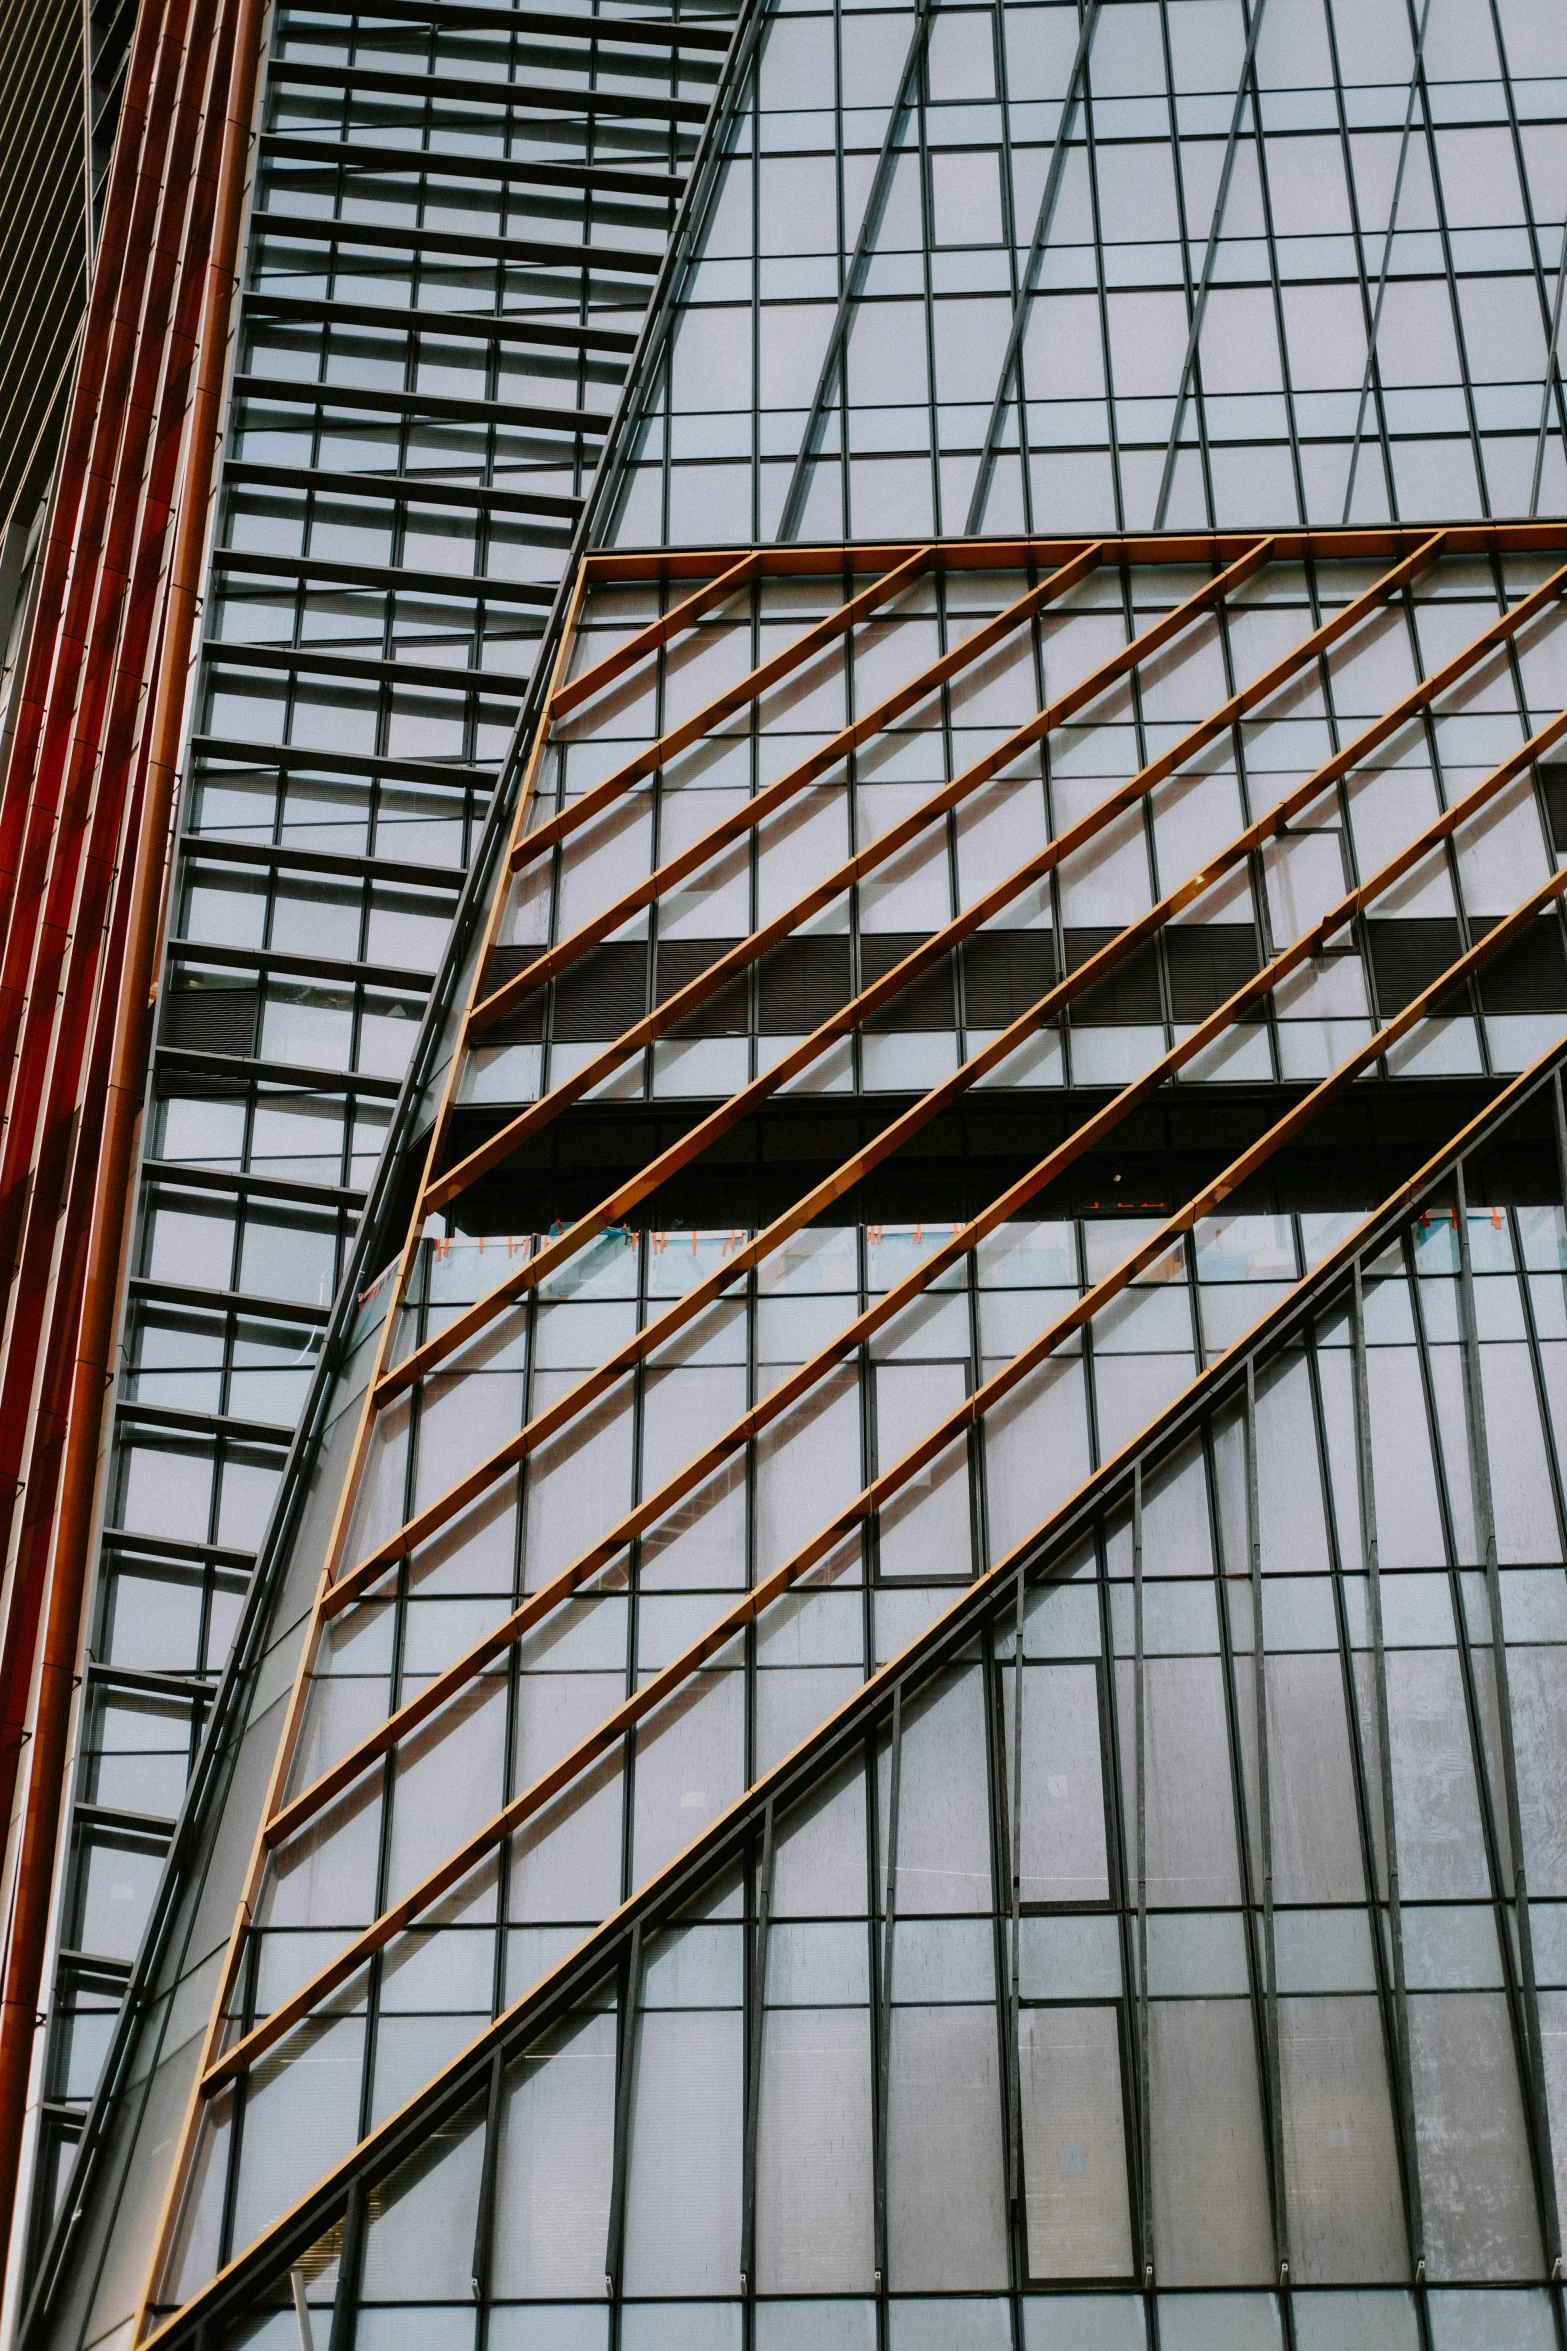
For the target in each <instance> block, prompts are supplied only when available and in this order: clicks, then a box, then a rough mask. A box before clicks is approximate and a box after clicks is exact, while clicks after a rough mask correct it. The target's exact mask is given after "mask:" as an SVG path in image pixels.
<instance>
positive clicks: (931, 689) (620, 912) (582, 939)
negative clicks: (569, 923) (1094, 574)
mask: <svg viewBox="0 0 1567 2351" xmlns="http://www.w3.org/2000/svg"><path fill="white" fill-rule="evenodd" d="M1097 559H1098V550H1097V548H1093V547H1090V548H1089V549H1088V550H1087V551H1086V553H1085V554H1083V555H1080V556H1079V557H1078V559H1077V561H1076V562H1075V563H1068V564H1064V565H1063V566H1062V567H1061V569H1060V570H1059V571H1056V572H1052V573H1051V575H1050V577H1049V579H1047V580H1045V581H1044V582H1042V584H1041V585H1040V586H1039V587H1037V588H1030V589H1029V591H1028V593H1027V594H1026V595H1023V596H1020V597H1019V598H1018V599H1017V601H1016V603H1014V604H1009V605H1008V606H1007V609H1006V610H1005V612H1002V613H999V614H997V616H996V618H995V619H994V620H988V621H986V622H985V623H984V624H983V626H981V627H980V628H978V629H976V630H975V632H974V634H973V635H972V636H971V637H965V638H964V640H963V642H962V644H961V645H958V646H955V647H954V649H953V650H952V651H951V652H950V653H944V654H943V655H942V656H941V658H940V660H938V661H932V662H929V663H927V665H926V667H925V668H924V669H922V670H920V671H919V673H918V674H917V675H916V676H915V677H913V678H911V679H910V680H909V681H908V683H907V684H906V685H902V686H900V687H899V688H898V689H897V691H896V693H893V694H889V695H887V696H886V698H885V700H883V701H881V702H878V703H877V704H876V706H875V708H874V709H873V710H868V711H867V712H866V713H865V715H864V717H863V718H857V719H855V720H854V721H853V722H852V723H851V724H850V725H848V726H846V727H842V728H840V730H839V731H838V733H837V734H836V735H834V736H832V737H831V738H830V740H829V741H827V742H826V743H823V744H822V745H820V746H819V748H818V749H817V750H815V751H813V752H811V754H810V755H809V757H808V758H805V759H802V760H800V761H799V762H798V763H797V764H796V765H795V766H794V767H791V768H790V769H789V770H788V772H787V773H786V774H784V775H781V776H780V777H779V778H778V780H777V782H776V783H772V784H769V785H767V786H766V788H765V789H764V790H763V791H760V792H758V793H756V794H755V795H754V796H753V797H752V798H751V799H749V800H747V801H746V803H745V805H744V806H743V807H741V808H737V809H735V810H734V811H733V812H732V813H731V814H730V815H728V816H725V817H720V818H719V820H718V822H717V823H716V824H714V825H711V826H709V828H708V830H707V831H706V832H705V833H704V834H703V835H702V837H701V839H700V840H697V841H693V842H692V843H691V845H690V847H689V848H687V849H682V850H681V851H680V853H679V855H678V856H676V857H671V858H669V859H667V860H666V861H665V863H664V864H663V865H661V866H659V867H658V868H657V870H656V871H655V872H653V873H650V874H648V875H647V876H645V878H644V879H643V880H642V881H640V882H634V883H633V884H632V886H631V888H630V889H629V890H625V891H622V893H621V895H620V896H619V897H618V898H616V899H613V900H612V901H611V902H610V904H609V905H608V906H606V907H604V908H603V909H602V910H601V911H600V912H599V913H598V914H595V915H593V916H592V917H591V918H590V920H589V921H587V922H585V923H582V924H580V925H579V927H578V928H577V929H576V930H574V931H573V932H572V933H571V935H570V936H569V937H568V938H565V939H562V940H561V941H560V943H559V944H558V945H557V946H554V947H549V948H546V949H545V951H544V952H543V953H542V954H541V955H539V956H538V957H537V958H536V960H535V961H534V962H532V963H530V964H529V965H528V966H527V967H526V969H525V970H523V971H520V972H518V973H517V974H516V975H515V977H514V978H512V979H509V980H508V981H507V982H506V983H505V985H504V986H503V987H499V988H497V989H496V990H495V991H494V992H493V994H491V995H489V996H486V997H484V998H483V1000H482V1001H481V1002H480V1003H478V1004H476V1005H475V1006H474V1011H473V1018H472V1019H471V1020H470V1022H469V1023H468V1034H469V1039H470V1042H471V1040H472V1039H473V1037H475V1036H476V1035H479V1034H481V1033H482V1032H483V1031H484V1030H485V1029H487V1028H490V1027H492V1026H493V1025H494V1023H495V1022H496V1021H498V1020H502V1019H504V1018H505V1016H506V1014H507V1013H508V1012H510V1011H511V1010H512V1009H513V1008H514V1006H516V1005H517V1004H520V1003H521V1002H522V1001H523V999H524V998H525V997H527V996H530V995H532V994H533V993H534V992H535V991H536V990H537V989H539V988H542V987H544V986H545V985H546V984H547V983H548V982H549V981H550V980H552V979H554V978H555V976H556V974H557V973H558V972H561V971H564V970H565V969H566V967H567V965H568V964H571V963H574V962H575V961H576V960H577V958H578V956H579V955H582V954H583V953H585V952H586V950H587V949H588V948H589V947H592V946H594V945H596V944H597V942H598V941H599V940H600V939H607V938H608V937H609V935H610V933H611V932H612V931H618V930H619V928H620V926H621V924H622V923H623V922H628V921H629V920H630V918H631V917H632V915H634V914H636V913H638V912H639V911H640V910H641V908H642V907H644V906H649V905H651V904H652V902H653V900H654V899H655V898H661V897H663V896H664V894H665V893H666V892H667V891H669V890H672V889H674V888H675V887H676V885H677V884H678V883H680V882H683V881H684V880H685V879H686V876H687V875H688V874H692V873H695V872H696V870H697V869H698V867H699V866H703V865H706V864H707V863H708V862H709V860H710V859H712V858H714V857H716V856H717V855H718V853H719V851H720V850H721V849H725V848H727V847H728V846H729V844H730V842H731V841H738V840H739V839H740V838H741V837H742V836H743V835H744V834H746V833H748V832H754V831H755V830H756V828H757V827H758V826H759V825H761V824H765V823H766V821H767V819H768V818H769V817H770V816H773V815H776V813H777V811H778V810H779V809H780V808H782V807H784V806H785V805H786V804H787V803H788V802H789V801H790V800H792V799H794V798H796V797H797V796H798V794H799V793H801V792H803V791H804V790H805V789H806V787H807V785H809V784H813V783H814V782H815V781H816V779H817V777H818V776H821V775H825V774H826V773H827V771H828V769H829V768H833V767H836V766H837V765H838V763H839V762H840V761H841V760H843V759H846V758H847V757H848V755H849V753H850V752H851V751H854V750H857V749H858V747H859V745H860V744H861V743H868V742H869V741H870V739H871V737H872V736H873V735H878V734H880V733H881V732H882V730H883V728H885V727H889V726H891V724H892V722H893V720H894V719H896V718H900V717H901V716H902V715H903V713H904V711H906V710H912V709H913V708H914V706H915V705H916V703H919V702H924V701H925V700H927V699H928V697H929V696H930V695H932V694H934V693H935V692H936V691H937V690H938V688H940V687H941V686H944V685H945V684H947V682H948V681H949V679H952V678H955V677H956V676H958V674H959V673H960V671H962V670H964V669H967V668H968V667H969V666H970V665H971V664H972V663H973V662H976V661H979V660H982V659H983V658H984V656H985V655H986V654H987V653H989V652H991V651H993V649H994V648H995V647H996V646H997V645H999V644H1000V643H1001V641H1002V639H1003V638H1004V637H1007V636H1009V635H1010V634H1011V633H1012V631H1013V630H1014V629H1017V628H1020V627H1021V626H1022V624H1023V622H1024V621H1026V620H1030V619H1032V617H1033V615H1034V614H1035V613H1036V612H1038V611H1040V610H1042V608H1043V607H1044V606H1045V605H1046V604H1050V603H1053V602H1055V601H1056V599H1057V598H1059V597H1061V596H1064V595H1066V594H1067V593H1068V591H1069V590H1070V589H1072V588H1075V587H1076V586H1077V585H1078V584H1079V582H1080V581H1081V580H1083V579H1085V578H1086V577H1087V575H1088V573H1089V572H1090V571H1091V570H1092V569H1093V568H1094V565H1095V563H1096V561H1097ZM711 992H712V991H711V989H706V990H704V993H705V994H711ZM673 1001H674V1000H673V999H671V1000H670V1002H671V1003H672V1002H673ZM675 1017H676V1018H683V1017H684V1016H683V1015H680V1014H677V1015H676V1016H675ZM640 1026H646V1027H650V1028H651V1029H652V1033H653V1034H654V1035H655V1036H656V1035H659V1034H661V1033H662V1031H663V1030H665V1029H667V1028H668V1027H669V1026H670V1006H669V1004H663V1005H660V1006H659V1007H658V1008H657V1009H656V1010H655V1011H654V1012H653V1013H651V1014H650V1015H649V1016H648V1020H647V1022H645V1023H642V1024H640ZM639 1050H640V1047H636V1046H633V1047H629V1048H628V1053H629V1052H635V1051H639ZM602 1058H603V1057H602V1055H599V1056H596V1057H595V1064H594V1066H595V1067H597V1064H598V1061H599V1060H601V1059H602ZM597 1082H598V1081H597V1079H592V1080H589V1079H588V1078H587V1077H586V1075H584V1076H583V1077H582V1078H579V1079H575V1080H573V1079H568V1080H567V1081H566V1085H565V1086H564V1087H562V1088H559V1089H556V1090H558V1091H560V1092H562V1093H565V1092H567V1091H568V1089H569V1098H570V1099H571V1100H572V1101H576V1100H577V1099H579V1098H580V1096H581V1095H582V1094H583V1093H584V1092H585V1091H586V1090H587V1086H588V1084H589V1083H593V1084H596V1083H597Z"/></svg>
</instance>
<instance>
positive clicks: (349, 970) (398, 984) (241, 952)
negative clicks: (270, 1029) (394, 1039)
mask: <svg viewBox="0 0 1567 2351" xmlns="http://www.w3.org/2000/svg"><path fill="white" fill-rule="evenodd" d="M167 953H168V960H169V962H170V963H171V964H174V963H179V964H187V963H213V964H217V965H219V966H220V967H221V968H222V969H223V970H225V971H254V972H260V973H263V974H265V973H269V972H270V973H276V974H278V975H279V976H281V977H285V978H286V977H288V976H290V975H292V974H297V975H298V976H299V977H300V978H301V979H307V980H327V981H330V982H331V983H332V984H333V985H335V986H338V987H343V988H401V989H403V990H405V991H406V990H409V989H417V990H418V991H419V993H420V994H422V995H428V994H429V992H430V989H431V987H432V985H433V984H434V977H435V975H434V973H433V972H428V971H406V970H404V968H403V967H402V965H401V964H395V963H359V962H348V961H346V960H345V959H344V958H343V957H341V956H331V955H296V954H294V953H293V952H292V951H291V950H290V949H289V948H286V947H226V946H223V945H222V944H220V943H218V942H216V941H213V940H211V939H170V941H169V943H168V950H167Z"/></svg>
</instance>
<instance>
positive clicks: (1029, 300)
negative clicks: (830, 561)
mask: <svg viewBox="0 0 1567 2351" xmlns="http://www.w3.org/2000/svg"><path fill="white" fill-rule="evenodd" d="M1099 7H1100V0H1088V5H1087V7H1086V8H1085V9H1084V11H1083V20H1082V30H1081V31H1080V32H1079V34H1078V36H1077V50H1076V54H1075V55H1074V57H1073V59H1072V70H1071V72H1070V73H1069V74H1068V76H1067V83H1066V96H1065V98H1064V99H1063V100H1062V101H1061V120H1060V122H1059V123H1058V124H1057V125H1056V136H1055V144H1054V146H1053V147H1052V148H1051V150H1050V163H1049V168H1048V169H1047V170H1046V173H1045V185H1044V192H1043V194H1042V195H1041V196H1040V199H1039V217H1038V219H1037V220H1036V222H1035V223H1034V238H1033V242H1032V244H1031V245H1030V246H1029V249H1028V259H1027V261H1026V262H1025V264H1024V267H1023V275H1022V278H1021V280H1020V281H1019V284H1018V292H1017V306H1016V308H1015V310H1014V311H1013V313H1012V331H1011V333H1010V334H1009V335H1008V336H1007V347H1006V350H1005V351H1004V352H1003V354H1002V359H1001V372H1000V374H999V375H998V376H997V378H996V396H995V398H994V400H993V401H992V402H991V404H990V421H989V423H988V424H987V425H986V427H985V438H984V442H983V444H982V445H981V448H980V453H979V471H978V473H977V474H976V475H975V476H974V490H973V495H972V496H971V497H970V499H969V504H968V520H967V521H966V522H965V523H964V525H963V528H964V530H965V531H966V532H967V534H968V535H969V537H970V538H977V537H978V535H979V527H980V524H981V523H982V522H983V521H984V519H985V501H986V499H987V498H988V497H989V496H990V481H991V476H992V474H993V473H994V471H995V465H996V454H997V452H998V450H999V449H1000V446H1001V425H1002V419H1003V418H1004V417H1005V415H1006V412H1007V402H1008V400H1009V398H1010V397H1011V392H1012V386H1013V383H1014V381H1015V380H1016V378H1017V370H1018V362H1019V359H1020V357H1021V355H1022V350H1023V337H1024V336H1025V334H1026V333H1027V332H1028V322H1029V318H1030V315H1031V313H1032V310H1033V304H1034V296H1035V294H1036V293H1037V291H1038V288H1039V273H1040V270H1041V269H1042V268H1043V266H1044V259H1045V247H1046V246H1047V245H1048V244H1049V242H1050V229H1051V224H1052V222H1053V221H1054V219H1055V215H1056V200H1057V198H1058V197H1059V196H1060V193H1061V182H1062V180H1063V178H1064V177H1065V174H1066V158H1067V150H1068V146H1069V143H1070V140H1071V136H1072V124H1073V122H1074V120H1075V119H1076V115H1077V108H1078V103H1079V101H1080V99H1081V97H1082V94H1083V77H1084V75H1085V74H1086V73H1087V71H1088V53H1089V50H1090V49H1091V48H1092V47H1093V41H1094V28H1095V26H1096V25H1097V24H1098V22H1099ZM1019 413H1020V414H1021V403H1019ZM1021 452H1022V436H1021V435H1020V436H1019V455H1020V456H1021ZM1023 511H1024V512H1025V514H1026V513H1030V512H1031V511H1032V509H1031V508H1029V507H1025V508H1024V510H1023Z"/></svg>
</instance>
